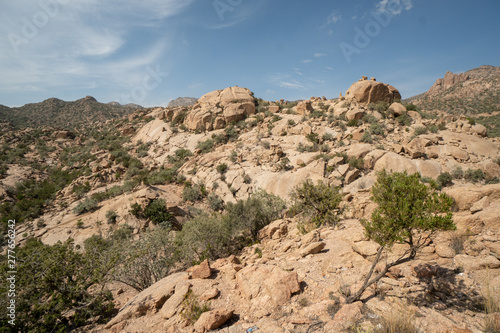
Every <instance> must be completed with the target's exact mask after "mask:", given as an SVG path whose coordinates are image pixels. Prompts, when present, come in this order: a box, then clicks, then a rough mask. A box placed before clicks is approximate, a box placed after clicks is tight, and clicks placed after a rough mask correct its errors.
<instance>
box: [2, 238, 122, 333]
mask: <svg viewBox="0 0 500 333" xmlns="http://www.w3.org/2000/svg"><path fill="white" fill-rule="evenodd" d="M15 252H16V256H17V258H19V259H22V260H18V261H17V263H16V265H17V267H16V270H17V272H18V274H17V275H16V281H15V284H16V296H15V299H16V321H15V322H16V326H15V329H14V330H12V332H14V331H15V332H69V331H70V330H72V329H75V328H77V327H81V326H84V325H87V324H90V323H92V322H94V323H95V321H96V320H97V322H100V323H103V322H104V321H105V320H106V316H107V315H109V311H110V310H111V309H112V308H113V303H112V299H113V298H112V295H111V293H110V292H109V291H108V290H107V289H105V288H102V287H101V288H93V290H92V292H90V290H91V287H93V286H96V285H97V286H103V285H104V283H105V282H106V276H107V273H108V272H107V269H108V268H109V264H112V262H108V265H98V264H97V261H98V258H97V257H96V256H94V255H93V254H92V253H90V252H89V251H87V252H86V253H80V252H78V251H76V250H75V246H74V243H73V240H71V239H70V240H68V241H66V242H64V243H61V242H58V243H56V244H54V245H46V244H43V243H42V242H41V241H39V240H36V239H34V238H30V239H28V240H27V241H26V244H25V245H24V246H22V247H17V248H16V251H15ZM0 265H1V269H0V274H1V278H2V281H7V280H6V279H7V277H9V274H8V273H7V272H8V271H11V269H9V267H8V261H7V258H6V257H5V258H2V260H1V264H0ZM97 267H98V268H97ZM8 286H9V284H8V283H7V282H4V283H2V284H0V292H1V294H2V295H5V296H7V293H8V289H9V287H8ZM7 302H8V298H7V297H2V298H0V304H1V305H2V308H4V309H5V308H6V307H7V305H8V304H7ZM0 322H1V324H0V325H1V327H3V328H4V329H5V328H7V327H12V326H11V325H9V324H8V323H7V316H5V315H4V316H2V319H0ZM7 331H10V330H9V329H7V330H6V332H7Z"/></svg>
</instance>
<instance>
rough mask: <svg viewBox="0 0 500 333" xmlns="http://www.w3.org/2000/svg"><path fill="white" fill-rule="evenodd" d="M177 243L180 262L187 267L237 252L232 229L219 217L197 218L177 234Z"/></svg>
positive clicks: (188, 222) (203, 216) (201, 215)
mask: <svg viewBox="0 0 500 333" xmlns="http://www.w3.org/2000/svg"><path fill="white" fill-rule="evenodd" d="M175 242H176V244H177V249H178V253H179V256H180V260H182V261H183V262H184V263H186V264H187V265H193V264H197V263H200V262H202V261H203V260H205V259H210V260H215V259H218V258H221V257H224V256H227V255H230V254H231V253H232V251H235V248H234V242H233V241H232V233H231V229H230V227H229V225H228V224H227V223H226V221H225V220H224V219H222V218H221V216H219V215H212V216H210V215H206V214H200V215H197V216H195V217H194V218H193V219H191V220H189V221H187V222H186V223H185V224H184V226H183V227H182V230H181V231H180V232H179V233H177V235H176V238H175Z"/></svg>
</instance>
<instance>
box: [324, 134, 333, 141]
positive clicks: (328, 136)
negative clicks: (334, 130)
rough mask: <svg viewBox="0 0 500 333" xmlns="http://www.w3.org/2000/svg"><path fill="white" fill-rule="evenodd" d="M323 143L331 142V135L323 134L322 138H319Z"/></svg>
mask: <svg viewBox="0 0 500 333" xmlns="http://www.w3.org/2000/svg"><path fill="white" fill-rule="evenodd" d="M321 139H322V140H323V141H333V140H334V138H333V135H332V134H331V133H325V134H323V137H322V138H321Z"/></svg>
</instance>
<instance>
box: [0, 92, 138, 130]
mask: <svg viewBox="0 0 500 333" xmlns="http://www.w3.org/2000/svg"><path fill="white" fill-rule="evenodd" d="M137 108H142V107H140V106H135V105H125V106H122V105H120V104H118V103H110V104H103V103H99V102H98V101H96V100H95V98H94V97H92V96H87V97H85V98H82V99H79V100H77V101H74V102H66V101H62V100H60V99H57V98H50V99H47V100H45V101H43V102H40V103H31V104H26V105H24V106H21V107H13V108H9V107H7V106H3V105H0V123H2V122H4V123H10V124H11V125H12V126H14V127H15V128H19V129H22V128H26V127H41V126H54V127H59V128H62V129H74V128H78V127H82V126H92V124H95V123H103V122H105V121H106V120H110V119H116V118H121V117H123V116H125V115H127V114H129V113H131V112H133V111H134V110H136V109H137Z"/></svg>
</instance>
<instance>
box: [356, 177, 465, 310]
mask: <svg viewBox="0 0 500 333" xmlns="http://www.w3.org/2000/svg"><path fill="white" fill-rule="evenodd" d="M372 199H373V201H375V203H377V204H378V207H377V208H376V209H375V211H374V212H373V213H372V216H371V220H370V221H367V220H361V224H362V225H363V227H364V228H365V232H366V235H367V237H368V238H369V239H371V240H373V241H375V242H377V243H378V244H379V245H380V247H379V250H378V252H377V255H376V257H375V259H374V261H373V264H372V267H371V268H370V271H369V273H368V274H367V275H366V277H365V280H364V283H363V285H362V287H361V288H360V289H359V290H358V291H357V292H356V293H355V294H354V295H353V296H351V297H349V298H348V299H347V302H348V303H351V302H353V301H356V300H359V298H360V297H361V295H362V294H363V292H364V291H365V290H366V288H367V287H369V286H370V285H372V284H374V283H377V282H378V281H379V280H380V279H381V278H382V277H383V276H384V275H385V274H386V273H387V272H388V270H389V269H390V268H391V267H393V266H396V265H400V264H402V263H405V262H408V261H411V260H413V259H415V257H416V255H417V252H418V251H419V250H420V249H421V248H422V247H423V246H425V244H426V242H427V241H428V240H429V237H430V236H431V235H432V234H433V233H434V232H435V231H437V230H453V229H455V228H456V227H455V225H454V224H453V220H452V213H451V207H452V205H453V199H452V198H450V197H449V196H447V195H446V194H444V193H438V192H436V191H434V190H432V189H431V188H430V187H428V186H426V185H425V184H423V183H422V182H421V181H420V175H419V174H418V173H415V174H413V175H411V176H409V175H407V174H406V172H404V173H399V172H395V173H392V174H388V173H387V172H386V171H385V170H383V171H381V172H379V173H378V175H377V182H376V183H375V184H374V185H373V186H372ZM394 243H403V244H407V245H409V246H410V248H409V250H408V251H407V252H406V253H405V255H404V256H402V257H400V258H398V259H397V260H395V261H392V262H386V263H385V266H384V268H383V269H382V270H381V271H380V273H379V274H378V275H377V276H375V277H374V278H372V274H373V271H374V268H375V266H376V265H377V263H378V261H379V260H380V258H381V255H382V252H383V251H384V249H386V248H387V249H390V248H391V247H392V245H393V244H394Z"/></svg>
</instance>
